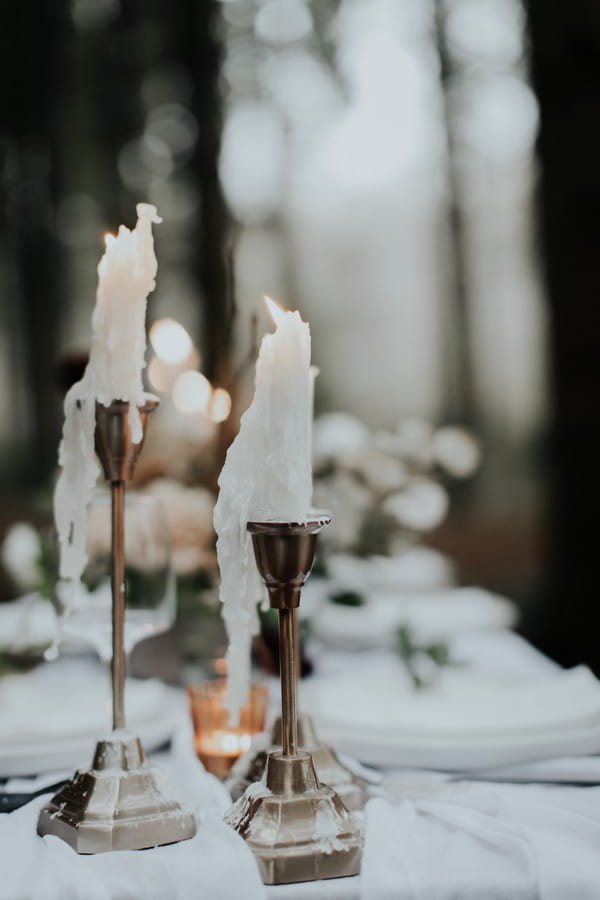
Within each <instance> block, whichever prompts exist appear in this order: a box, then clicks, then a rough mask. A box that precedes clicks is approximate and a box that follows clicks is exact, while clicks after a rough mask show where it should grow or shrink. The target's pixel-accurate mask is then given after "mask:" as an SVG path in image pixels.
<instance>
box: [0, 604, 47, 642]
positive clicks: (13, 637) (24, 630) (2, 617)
mask: <svg viewBox="0 0 600 900" xmlns="http://www.w3.org/2000/svg"><path fill="white" fill-rule="evenodd" d="M57 633H58V625H57V618H56V612H55V611H54V608H53V606H52V604H51V603H50V602H49V601H48V600H44V598H43V597H42V596H41V595H40V594H38V593H37V592H33V593H31V594H24V595H23V596H22V597H19V598H18V599H17V600H12V601H11V602H10V603H0V647H1V648H2V649H3V650H7V651H9V652H11V653H23V652H24V651H26V650H36V649H38V650H39V649H40V648H43V647H47V646H48V645H49V644H51V643H52V641H53V640H54V639H55V637H56V636H57Z"/></svg>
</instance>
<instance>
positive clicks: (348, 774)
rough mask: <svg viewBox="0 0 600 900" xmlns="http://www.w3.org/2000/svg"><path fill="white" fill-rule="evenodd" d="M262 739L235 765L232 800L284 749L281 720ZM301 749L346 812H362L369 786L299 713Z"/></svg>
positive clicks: (230, 784)
mask: <svg viewBox="0 0 600 900" xmlns="http://www.w3.org/2000/svg"><path fill="white" fill-rule="evenodd" d="M297 658H298V659H299V658H300V657H299V656H298V657H297ZM261 738H262V739H263V740H262V741H261V742H260V743H258V742H257V746H256V747H255V748H251V749H250V750H249V751H248V753H246V754H244V756H242V757H240V759H239V760H238V761H237V762H236V763H235V765H234V766H233V768H232V770H231V774H230V775H229V777H228V778H227V780H226V782H225V785H226V787H227V790H228V791H229V793H230V794H231V798H232V800H239V798H240V797H241V796H242V794H243V793H244V791H245V790H246V788H247V787H249V785H251V784H252V783H253V782H255V781H260V779H261V778H262V776H263V773H264V771H265V766H266V764H267V756H268V755H269V753H274V752H275V751H277V750H280V749H281V716H278V717H277V718H276V719H275V722H274V723H273V727H272V729H271V734H270V737H269V739H268V742H265V741H264V735H261ZM298 745H299V746H300V747H301V748H302V749H303V750H309V751H310V754H311V756H312V758H313V762H314V764H315V769H316V770H317V776H318V778H319V781H321V782H323V783H324V784H327V785H329V787H332V788H333V789H334V791H335V792H336V794H338V796H339V797H340V799H341V800H342V801H343V803H344V806H345V807H346V808H347V809H349V810H351V811H356V810H360V809H363V807H364V805H365V803H366V802H367V799H368V797H367V791H368V785H367V782H366V781H365V780H364V779H363V778H361V777H360V776H359V775H357V774H356V773H355V772H353V771H352V770H351V769H349V768H348V766H346V765H344V763H343V762H342V761H341V760H340V758H339V757H338V755H337V753H336V752H335V750H334V749H333V747H330V746H329V745H328V744H325V743H323V741H322V740H321V738H320V737H319V734H318V732H317V730H316V728H315V724H314V722H313V719H312V716H309V715H308V713H304V712H299V713H298Z"/></svg>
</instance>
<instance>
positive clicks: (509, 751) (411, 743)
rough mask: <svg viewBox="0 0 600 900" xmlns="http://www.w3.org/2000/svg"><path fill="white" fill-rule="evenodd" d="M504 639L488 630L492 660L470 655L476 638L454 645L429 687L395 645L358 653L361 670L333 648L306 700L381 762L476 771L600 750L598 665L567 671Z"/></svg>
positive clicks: (364, 756) (318, 716)
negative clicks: (449, 661)
mask: <svg viewBox="0 0 600 900" xmlns="http://www.w3.org/2000/svg"><path fill="white" fill-rule="evenodd" d="M500 637H501V638H502V639H496V638H495V637H494V639H493V640H492V638H491V637H490V638H487V637H485V639H484V636H483V635H481V636H480V642H481V646H482V649H483V648H484V647H486V646H487V647H489V649H490V653H489V660H488V661H487V665H486V664H485V663H483V662H481V663H480V664H478V665H476V664H475V661H474V660H473V659H472V658H470V657H469V656H468V655H467V654H466V653H465V656H464V657H463V656H462V655H461V652H460V648H461V647H464V648H465V650H466V649H467V647H468V642H467V641H466V639H464V638H461V639H460V640H458V641H457V642H456V643H453V644H451V655H452V658H454V659H455V660H457V662H458V664H457V665H455V666H450V667H447V668H444V669H442V670H441V671H440V672H439V677H438V680H437V681H436V682H435V683H434V684H433V685H431V686H429V687H427V688H424V689H422V690H416V689H415V688H414V686H413V684H412V681H411V679H410V677H409V675H408V673H407V671H406V669H405V667H404V665H403V663H402V661H401V660H400V659H399V658H398V657H397V656H396V655H395V654H393V653H391V652H386V651H381V652H379V653H377V654H376V653H373V652H368V653H361V654H358V653H355V654H352V666H351V667H349V666H348V665H347V657H348V655H349V654H342V653H334V652H330V653H329V654H327V659H326V661H325V662H324V663H323V665H322V666H320V669H319V672H318V673H317V675H316V677H314V678H313V679H311V680H310V681H309V682H307V683H306V684H304V685H302V686H301V703H302V707H303V708H304V709H308V710H310V711H311V713H312V714H313V716H314V718H315V721H316V724H317V727H318V729H319V731H320V733H321V735H322V737H323V739H325V740H328V741H329V742H330V743H332V744H333V745H335V746H336V748H337V749H338V750H342V751H344V752H347V753H349V754H351V755H354V756H356V757H357V758H359V759H360V760H362V761H363V762H368V763H371V764H376V765H380V766H393V767H398V766H414V767H426V768H431V769H443V770H450V771H462V772H473V771H476V770H478V769H484V768H491V767H496V766H508V765H511V764H513V763H517V762H523V761H526V760H534V759H544V758H551V757H560V756H581V755H583V754H591V753H598V752H600V683H599V682H598V680H597V679H596V678H595V677H594V675H593V674H592V673H591V672H590V671H589V669H587V668H586V667H585V666H578V667H576V668H574V669H571V670H561V669H559V668H558V667H556V666H554V665H553V664H552V663H550V662H549V661H547V660H544V658H543V657H539V654H535V652H534V651H531V653H532V654H533V656H534V659H533V660H531V661H528V659H527V654H526V653H521V649H522V648H521V643H522V642H521V641H520V640H519V639H518V638H517V637H516V636H514V635H511V634H510V633H508V632H506V633H500V634H499V636H498V638H500ZM477 642H478V641H477V638H476V636H475V635H473V636H472V637H471V645H474V644H476V643H477ZM494 647H495V648H496V652H494ZM455 648H456V651H455ZM530 650H531V648H530ZM536 656H537V657H539V661H538V662H537V663H535V657H536ZM501 657H504V660H505V664H504V668H503V667H502V666H501V665H500V662H501ZM344 659H345V660H346V662H345V663H344ZM470 659H471V662H469V660H470ZM511 659H514V670H513V671H511V667H510V665H507V663H510V660H511Z"/></svg>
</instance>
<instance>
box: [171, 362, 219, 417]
mask: <svg viewBox="0 0 600 900" xmlns="http://www.w3.org/2000/svg"><path fill="white" fill-rule="evenodd" d="M211 394H212V388H211V386H210V381H209V380H208V378H205V376H204V375H203V374H202V373H201V372H195V371H193V370H191V369H190V370H189V371H187V372H183V373H182V374H181V375H180V376H179V377H178V378H177V380H176V382H175V384H174V385H173V403H174V404H175V406H176V407H177V409H178V410H179V411H180V412H183V413H205V412H206V411H207V409H208V404H209V403H210V399H211Z"/></svg>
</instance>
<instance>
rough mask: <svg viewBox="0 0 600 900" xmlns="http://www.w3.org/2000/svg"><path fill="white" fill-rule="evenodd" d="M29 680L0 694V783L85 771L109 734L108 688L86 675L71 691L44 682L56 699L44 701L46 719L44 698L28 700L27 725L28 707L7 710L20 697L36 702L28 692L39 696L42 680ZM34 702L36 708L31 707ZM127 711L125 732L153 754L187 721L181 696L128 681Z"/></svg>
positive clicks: (61, 681) (25, 678)
mask: <svg viewBox="0 0 600 900" xmlns="http://www.w3.org/2000/svg"><path fill="white" fill-rule="evenodd" d="M44 668H45V667H40V669H44ZM73 668H74V667H73ZM71 671H72V673H73V674H75V672H74V671H73V670H71ZM33 674H35V673H30V675H26V676H8V678H11V679H19V681H17V682H13V684H12V685H9V691H8V696H7V694H6V693H5V695H4V697H3V698H2V695H1V694H0V698H1V699H3V700H4V702H3V703H0V777H3V778H7V777H12V776H17V775H34V774H40V773H42V772H50V771H53V770H57V769H60V770H63V769H70V768H77V767H79V766H88V765H89V764H90V762H91V759H92V755H93V752H94V747H95V745H96V742H97V740H98V738H99V737H100V736H101V735H103V734H106V733H107V732H108V731H109V729H108V728H107V725H108V723H109V708H108V703H107V700H106V693H107V692H106V685H105V683H104V682H103V681H101V682H100V685H98V682H97V681H94V680H93V679H90V680H89V681H88V679H89V670H88V671H87V672H86V673H85V674H84V673H82V674H81V680H80V684H79V685H76V684H75V685H72V687H71V690H69V689H68V687H66V686H65V685H64V679H63V678H62V677H61V678H60V679H57V682H58V683H54V678H53V677H52V676H51V677H49V678H48V682H49V687H52V688H54V687H56V689H57V691H56V697H55V698H50V692H48V694H47V695H46V699H47V708H48V712H49V714H48V716H47V717H46V718H45V719H42V716H41V713H40V705H39V704H40V703H41V704H43V702H44V698H43V697H41V696H39V695H38V696H37V698H35V699H34V700H31V706H30V710H31V711H30V720H28V716H27V713H26V710H27V708H28V705H24V710H23V713H22V715H21V716H20V717H19V716H17V715H16V714H15V711H14V709H13V708H12V707H11V703H12V701H13V700H14V701H15V703H21V704H23V697H32V696H34V693H33V690H32V689H34V688H36V687H38V688H40V694H43V688H41V685H40V679H39V677H38V678H36V679H35V680H33V679H32V678H31V676H32V675H33ZM52 674H54V673H52ZM97 675H105V673H104V672H98V673H97ZM82 685H83V689H82ZM0 686H1V687H4V688H5V690H6V687H5V686H4V685H2V682H1V681H0ZM87 686H89V695H90V702H89V705H88V707H87V708H85V709H84V707H83V703H82V695H83V696H85V693H86V687H87ZM98 688H99V689H98ZM102 689H104V699H102V693H103V690H102ZM35 702H37V703H38V705H37V706H34V705H33V704H34V703H35ZM54 705H55V708H54ZM125 710H126V714H127V725H128V727H129V728H130V729H131V730H132V731H134V732H135V733H136V734H138V735H139V736H140V737H141V739H142V743H143V745H144V749H145V750H146V752H151V751H152V750H155V749H157V748H158V747H160V746H162V745H163V744H165V743H166V742H167V741H168V740H169V739H170V738H171V736H172V735H173V733H174V731H175V729H176V728H177V725H178V723H179V722H180V721H181V718H182V716H184V715H185V710H186V699H185V694H184V693H183V692H182V691H178V690H176V689H174V688H168V687H166V686H165V685H163V684H160V683H156V682H143V681H137V680H135V679H131V680H128V682H127V690H126V702H125ZM36 721H37V723H39V724H37V725H36Z"/></svg>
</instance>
